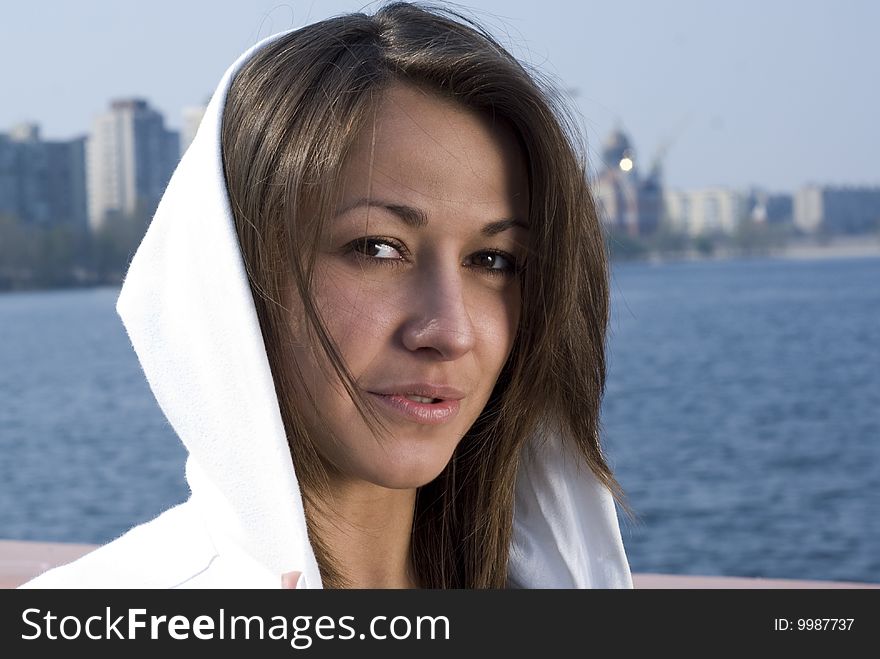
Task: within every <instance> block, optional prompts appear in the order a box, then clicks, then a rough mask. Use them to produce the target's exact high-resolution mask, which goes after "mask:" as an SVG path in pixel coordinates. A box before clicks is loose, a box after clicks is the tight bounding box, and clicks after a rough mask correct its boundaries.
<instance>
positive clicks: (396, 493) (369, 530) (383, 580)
mask: <svg viewBox="0 0 880 659" xmlns="http://www.w3.org/2000/svg"><path fill="white" fill-rule="evenodd" d="M331 491H332V492H333V500H332V502H331V503H330V505H329V506H328V507H327V510H321V511H313V515H314V518H315V521H316V522H317V524H318V526H319V527H320V529H321V539H322V541H323V542H324V544H325V546H326V547H327V549H328V550H329V552H330V555H331V556H332V558H333V560H334V561H336V562H337V565H338V566H339V569H340V572H341V573H342V575H343V576H344V578H345V580H346V582H347V585H348V586H349V587H351V588H415V587H417V585H416V580H415V577H414V573H413V569H412V561H411V558H410V545H411V535H412V522H413V513H414V511H415V497H416V491H415V489H408V490H393V489H388V488H384V487H380V486H377V485H373V484H371V483H363V482H359V483H350V482H349V483H334V484H333V485H332V486H331Z"/></svg>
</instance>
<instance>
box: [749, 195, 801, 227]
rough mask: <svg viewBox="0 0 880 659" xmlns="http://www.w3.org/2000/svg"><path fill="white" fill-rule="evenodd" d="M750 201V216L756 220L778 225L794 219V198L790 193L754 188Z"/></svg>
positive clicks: (788, 222)
mask: <svg viewBox="0 0 880 659" xmlns="http://www.w3.org/2000/svg"><path fill="white" fill-rule="evenodd" d="M750 201H751V211H750V216H751V219H752V220H753V221H755V222H763V223H766V224H777V225H778V224H792V223H793V221H794V198H793V197H792V196H791V195H790V194H785V193H770V192H767V191H765V190H753V191H752V193H751V200H750Z"/></svg>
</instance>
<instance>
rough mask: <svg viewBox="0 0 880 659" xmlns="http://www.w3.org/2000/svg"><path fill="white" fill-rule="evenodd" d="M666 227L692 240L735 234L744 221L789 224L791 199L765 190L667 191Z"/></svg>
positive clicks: (712, 189) (665, 199) (665, 195)
mask: <svg viewBox="0 0 880 659" xmlns="http://www.w3.org/2000/svg"><path fill="white" fill-rule="evenodd" d="M663 201H664V205H665V215H664V224H665V225H666V226H668V227H669V228H670V229H671V230H672V231H676V232H680V233H686V234H688V235H690V236H699V235H718V234H732V233H733V232H735V231H736V230H737V229H738V228H739V226H740V225H741V224H742V223H743V222H745V221H747V220H748V221H752V222H758V223H762V224H787V223H790V222H791V218H792V198H791V195H787V194H777V193H769V192H766V191H764V190H732V189H728V188H720V187H719V188H704V189H700V190H666V191H665V192H664V194H663Z"/></svg>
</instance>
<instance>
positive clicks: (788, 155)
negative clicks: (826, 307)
mask: <svg viewBox="0 0 880 659" xmlns="http://www.w3.org/2000/svg"><path fill="white" fill-rule="evenodd" d="M608 4H609V3H604V4H603V3H585V4H583V5H579V6H578V7H569V6H566V4H565V3H555V2H552V1H548V2H544V3H541V4H540V6H537V5H535V3H525V2H515V1H511V2H505V3H502V2H500V0H481V1H476V0H475V1H473V2H469V3H463V4H461V5H459V8H460V9H462V10H463V11H465V12H468V11H470V13H472V14H473V15H474V16H475V17H476V18H477V19H478V20H480V21H481V22H483V23H484V24H485V25H486V26H487V27H488V28H489V29H490V30H491V31H492V32H493V33H495V34H496V35H497V36H498V38H499V39H500V40H501V42H502V43H503V44H504V45H505V46H507V47H508V48H509V49H510V50H511V52H513V54H514V55H516V56H517V57H519V58H520V59H522V60H525V61H527V62H531V63H532V64H533V65H535V66H536V67H537V68H538V69H540V70H541V71H544V72H545V73H546V74H548V75H550V76H551V77H553V78H555V82H556V83H557V84H558V85H559V86H560V87H562V88H563V89H564V91H565V92H566V93H567V94H568V95H569V100H570V101H571V103H572V104H573V105H574V106H575V109H576V111H577V113H578V114H579V115H580V116H579V117H578V120H579V122H580V124H581V126H580V127H581V129H582V131H583V132H584V133H585V134H586V138H587V141H588V145H589V151H590V157H591V167H592V168H593V169H594V170H598V169H600V168H601V166H602V163H601V162H600V155H599V154H600V152H601V145H602V142H603V140H604V139H605V137H606V136H607V135H608V134H609V133H610V132H611V131H612V130H614V129H615V128H623V130H625V131H626V133H627V134H628V135H629V136H630V138H631V140H632V142H633V145H634V148H635V151H636V156H637V158H638V159H639V162H641V163H642V164H643V165H647V164H648V163H650V162H651V160H653V159H654V158H655V157H657V156H658V155H660V156H661V157H662V162H663V166H664V174H665V176H664V179H665V183H666V185H667V186H668V187H671V188H680V189H686V188H704V187H712V186H723V187H731V188H743V187H751V186H759V187H763V188H766V189H769V190H780V191H794V190H795V189H797V188H799V187H801V186H803V185H808V184H811V183H816V184H826V185H853V186H870V185H877V184H878V183H880V168H878V167H877V166H876V164H875V163H874V159H873V154H875V153H876V152H878V150H880V131H878V130H877V129H876V125H875V124H876V121H875V120H874V118H873V116H872V115H873V112H874V108H876V107H877V106H878V105H880V103H878V96H880V91H878V90H877V89H876V85H875V84H873V81H875V80H877V79H880V47H878V45H877V44H876V40H874V39H873V37H872V36H871V34H870V30H871V26H872V25H876V24H877V23H878V19H880V7H878V6H876V5H874V4H872V3H870V2H867V1H864V0H863V1H850V2H845V3H838V4H836V5H835V4H832V3H830V2H819V1H812V2H799V3H796V2H793V1H791V0H784V1H781V2H775V3H773V4H772V6H764V5H762V4H760V3H758V2H757V1H755V0H746V1H745V2H742V3H738V4H737V5H736V6H709V7H707V6H705V5H706V3H698V2H695V1H693V0H682V1H678V2H674V3H665V4H664V6H663V7H657V6H654V5H652V4H651V3H648V2H632V3H626V4H624V5H620V4H619V3H618V5H617V6H613V7H611V6H606V5H608ZM361 6H366V7H367V8H373V7H375V6H376V3H370V4H368V5H363V4H362V3H356V2H351V1H344V0H335V1H328V2H322V3H315V2H310V3H305V2H291V3H287V4H282V5H279V4H277V3H273V2H265V1H256V2H243V1H232V0H227V1H225V2H213V3H207V2H190V3H185V4H182V5H176V4H173V3H170V2H165V1H164V0H160V1H157V2H155V3H151V4H150V5H149V6H143V5H139V6H137V7H135V5H133V4H131V5H129V4H128V3H110V2H106V1H104V0H92V1H91V2H82V3H76V4H75V5H71V4H69V3H68V4H65V3H61V2H48V3H42V4H40V5H36V6H32V5H30V4H26V3H23V2H16V3H11V4H10V6H9V7H8V8H7V11H6V14H7V17H8V20H5V21H4V23H3V27H2V28H0V53H2V57H3V60H4V62H5V64H6V66H5V68H6V69H8V74H7V75H6V76H5V78H6V80H5V83H6V84H5V88H6V93H5V94H4V97H5V98H4V103H3V104H2V107H0V132H3V131H7V130H9V129H11V128H12V127H13V126H14V125H16V124H18V123H21V122H33V123H37V124H39V125H40V126H41V129H42V133H43V135H44V137H46V138H47V139H70V138H72V137H75V136H77V135H82V134H85V133H87V132H88V131H89V128H90V126H91V124H92V122H93V121H94V118H95V117H96V116H97V115H99V114H100V113H101V112H103V111H104V110H105V108H106V107H107V105H108V104H109V103H110V102H111V101H112V100H113V99H116V98H126V97H140V98H145V99H146V100H148V102H150V104H151V105H153V106H154V107H156V108H157V109H158V110H159V111H161V112H162V113H163V114H164V115H165V117H166V119H167V122H168V125H169V127H170V128H172V129H175V130H180V129H181V128H182V126H183V123H184V116H183V115H184V111H185V109H186V108H188V107H191V106H194V105H199V104H201V103H203V102H204V101H205V100H206V97H207V95H208V94H209V93H210V90H212V89H213V88H214V86H215V85H216V82H217V80H219V77H220V75H221V74H222V72H223V70H225V68H226V67H227V66H228V65H229V64H230V63H231V62H232V61H233V60H234V58H235V57H236V55H237V54H238V53H239V52H241V51H242V50H243V49H244V48H246V47H247V46H249V45H251V44H252V43H254V42H255V41H256V40H257V39H258V38H260V37H262V36H266V35H268V34H270V33H273V32H277V31H280V30H283V29H287V28H290V27H298V26H301V25H303V24H306V23H310V22H313V21H315V20H318V19H321V18H325V17H327V16H331V15H335V14H338V13H341V12H346V11H353V10H356V9H359V8H360V7H361ZM47 8H49V11H46V9H47ZM38 36H39V37H40V39H41V40H38V38H37V37H38ZM194 41H195V42H194ZM38 46H39V47H38ZM19 52H26V53H27V57H25V58H19V59H18V60H15V59H13V57H14V56H15V55H16V53H19ZM13 61H14V62H16V64H15V65H14V66H13V65H12V64H11V62H13ZM59 99H60V100H59Z"/></svg>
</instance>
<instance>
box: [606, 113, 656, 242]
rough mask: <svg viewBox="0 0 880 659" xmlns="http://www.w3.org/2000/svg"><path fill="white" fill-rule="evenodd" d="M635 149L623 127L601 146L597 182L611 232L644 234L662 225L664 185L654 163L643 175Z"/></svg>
mask: <svg viewBox="0 0 880 659" xmlns="http://www.w3.org/2000/svg"><path fill="white" fill-rule="evenodd" d="M637 162H638V161H637V159H636V153H635V149H633V147H632V144H631V142H630V140H629V137H627V135H626V133H624V132H623V131H622V130H620V129H616V130H614V131H612V133H611V134H610V135H609V136H608V137H607V138H606V140H605V143H604V144H603V145H602V163H601V168H600V170H599V175H598V177H597V179H596V181H595V184H594V191H595V193H596V199H597V201H598V202H599V213H600V217H601V219H602V222H603V223H604V224H605V226H606V227H607V228H608V229H609V231H611V232H612V233H623V234H626V235H628V236H632V237H635V236H645V235H649V234H651V233H654V232H655V231H656V230H657V227H658V226H660V218H661V217H662V214H663V185H662V183H661V175H660V166H659V163H655V165H654V166H652V167H651V169H650V170H649V172H648V174H647V175H646V176H645V177H642V176H641V173H640V171H639V167H638V164H637Z"/></svg>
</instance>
